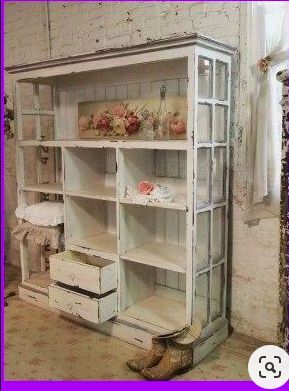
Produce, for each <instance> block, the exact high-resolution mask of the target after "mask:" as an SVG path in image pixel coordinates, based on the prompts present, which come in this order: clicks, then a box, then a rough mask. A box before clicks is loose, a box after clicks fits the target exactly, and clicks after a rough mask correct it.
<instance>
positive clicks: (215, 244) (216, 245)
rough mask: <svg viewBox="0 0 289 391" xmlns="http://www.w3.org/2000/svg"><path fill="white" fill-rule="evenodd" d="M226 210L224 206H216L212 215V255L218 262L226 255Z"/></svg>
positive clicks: (215, 261)
mask: <svg viewBox="0 0 289 391" xmlns="http://www.w3.org/2000/svg"><path fill="white" fill-rule="evenodd" d="M225 211H226V209H225V208H224V207H222V208H215V209H214V210H213V212H212V213H213V215H212V243H211V257H212V261H213V263H217V262H219V261H221V260H222V259H223V258H224V255H225Z"/></svg>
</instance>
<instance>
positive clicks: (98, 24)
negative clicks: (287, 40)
mask: <svg viewBox="0 0 289 391" xmlns="http://www.w3.org/2000/svg"><path fill="white" fill-rule="evenodd" d="M46 6H47V5H46V4H45V2H42V3H41V2H34V3H31V2H30V3H29V2H9V3H7V4H6V24H5V39H6V61H7V64H6V65H12V64H21V63H27V62H33V61H41V60H46V59H48V58H49V56H50V55H51V58H58V57H63V56H64V57H65V56H69V55H75V54H81V53H87V52H93V51H95V50H99V49H105V48H109V47H125V46H130V45H135V44H140V43H145V42H148V41H151V40H154V39H158V38H165V37H175V36H179V35H186V34H188V33H193V32H200V33H203V34H205V35H208V36H211V37H213V38H216V39H220V40H222V41H225V42H227V43H229V44H232V45H235V46H237V47H238V49H239V51H240V57H239V56H236V58H235V65H234V67H233V79H234V81H233V91H232V93H233V102H232V105H233V117H232V126H231V140H232V141H231V161H232V169H231V176H232V178H231V179H232V182H231V183H232V187H231V194H232V196H231V200H232V209H231V228H230V238H231V241H230V248H229V254H230V258H229V261H230V259H231V270H230V281H231V286H232V288H231V291H230V292H229V302H230V303H231V306H230V308H231V309H230V317H231V323H232V325H233V327H234V328H235V329H236V330H237V331H239V332H241V333H245V334H248V335H251V336H254V337H256V338H261V339H264V340H267V341H273V342H274V341H276V338H277V323H278V308H279V304H278V251H279V222H278V219H272V220H266V221H261V223H260V224H259V225H257V226H255V227H251V228H249V227H248V226H247V225H246V224H244V223H243V214H244V208H245V198H246V164H247V161H246V151H247V145H246V143H247V135H248V132H249V129H248V123H247V119H246V113H247V104H248V99H247V88H248V80H247V72H248V64H247V62H246V61H247V60H246V50H247V47H246V45H247V40H246V32H247V26H246V23H247V19H246V12H247V8H246V4H245V3H239V2H128V3H125V2H94V3H92V2H49V3H48V7H49V20H48V19H47V13H46V12H47V8H46ZM27 18H29V23H26V21H27ZM32 43H33V45H32ZM12 80H13V78H12V76H8V77H7V78H6V91H7V92H8V93H9V94H10V95H12ZM15 182H16V179H15V141H13V140H10V141H9V142H7V143H6V176H5V183H6V219H7V220H6V246H7V248H6V254H7V261H9V262H12V263H14V264H19V249H18V243H17V242H15V241H14V240H13V239H11V234H10V232H11V229H12V227H13V226H14V224H15V217H14V210H15V207H16V183H15Z"/></svg>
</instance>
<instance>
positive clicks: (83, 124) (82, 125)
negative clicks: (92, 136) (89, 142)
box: [78, 116, 89, 130]
mask: <svg viewBox="0 0 289 391" xmlns="http://www.w3.org/2000/svg"><path fill="white" fill-rule="evenodd" d="M78 125H79V129H80V130H87V129H88V128H89V118H88V117H84V116H83V117H80V118H79V121H78Z"/></svg>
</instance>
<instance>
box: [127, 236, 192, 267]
mask: <svg viewBox="0 0 289 391" xmlns="http://www.w3.org/2000/svg"><path fill="white" fill-rule="evenodd" d="M121 258H122V259H124V260H127V261H132V262H137V263H142V264H145V265H149V266H155V267H159V268H161V269H166V270H172V271H175V272H179V273H185V271H186V249H185V247H181V246H177V245H175V244H171V243H166V242H157V241H155V242H149V243H146V244H144V245H142V246H139V247H137V248H132V249H130V250H127V251H126V252H125V253H124V254H123V255H122V256H121Z"/></svg>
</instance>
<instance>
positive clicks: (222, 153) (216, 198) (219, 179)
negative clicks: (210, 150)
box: [213, 148, 226, 203]
mask: <svg viewBox="0 0 289 391" xmlns="http://www.w3.org/2000/svg"><path fill="white" fill-rule="evenodd" d="M225 170H226V148H215V151H214V164H213V203H217V202H221V201H224V199H225V183H226V181H225V174H226V171H225Z"/></svg>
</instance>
